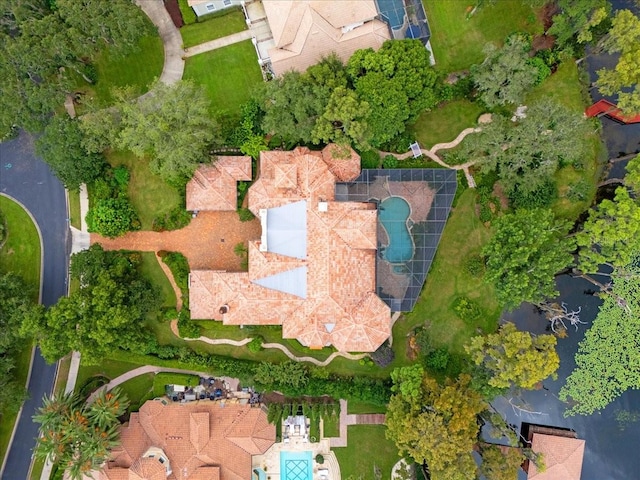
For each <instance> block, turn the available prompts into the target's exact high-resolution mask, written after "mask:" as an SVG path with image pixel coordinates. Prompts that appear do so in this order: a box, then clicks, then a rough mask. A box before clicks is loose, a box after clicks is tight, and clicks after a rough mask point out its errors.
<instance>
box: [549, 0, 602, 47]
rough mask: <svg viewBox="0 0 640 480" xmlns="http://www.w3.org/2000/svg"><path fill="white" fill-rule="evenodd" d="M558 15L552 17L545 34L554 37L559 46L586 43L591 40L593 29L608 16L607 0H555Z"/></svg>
mask: <svg viewBox="0 0 640 480" xmlns="http://www.w3.org/2000/svg"><path fill="white" fill-rule="evenodd" d="M557 3H558V7H560V13H558V14H557V15H554V17H553V25H552V26H551V28H549V31H548V32H547V33H548V34H549V35H554V36H555V37H556V39H557V41H558V43H559V44H560V45H567V44H568V43H570V42H572V41H577V42H578V43H587V42H590V41H591V40H592V39H593V29H594V28H596V27H597V26H598V25H600V23H602V21H603V20H605V19H606V18H607V16H608V15H609V11H610V10H611V5H610V4H609V2H608V1H607V0H557Z"/></svg>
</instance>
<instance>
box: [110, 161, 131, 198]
mask: <svg viewBox="0 0 640 480" xmlns="http://www.w3.org/2000/svg"><path fill="white" fill-rule="evenodd" d="M129 178H130V175H129V170H127V167H125V166H124V165H120V166H119V167H116V168H114V169H113V179H114V180H115V182H116V184H117V185H118V187H119V188H120V190H121V191H124V192H126V191H127V186H128V185H129Z"/></svg>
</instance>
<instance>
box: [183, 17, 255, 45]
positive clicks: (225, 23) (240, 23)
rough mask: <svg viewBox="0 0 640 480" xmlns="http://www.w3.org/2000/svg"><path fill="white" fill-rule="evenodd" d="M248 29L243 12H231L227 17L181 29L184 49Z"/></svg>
mask: <svg viewBox="0 0 640 480" xmlns="http://www.w3.org/2000/svg"><path fill="white" fill-rule="evenodd" d="M246 29H247V22H246V21H245V19H244V14H243V13H242V10H230V11H229V13H227V14H226V15H223V16H220V17H215V18H212V19H210V20H206V21H204V22H198V23H192V24H191V25H185V26H183V27H182V28H181V29H180V35H182V45H183V46H184V48H189V47H193V46H194V45H200V44H201V43H204V42H208V41H210V40H215V39H216V38H221V37H226V36H227V35H231V34H232V33H237V32H241V31H243V30H246Z"/></svg>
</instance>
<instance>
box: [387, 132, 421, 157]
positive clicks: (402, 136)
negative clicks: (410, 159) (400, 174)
mask: <svg viewBox="0 0 640 480" xmlns="http://www.w3.org/2000/svg"><path fill="white" fill-rule="evenodd" d="M414 141H415V138H414V136H413V135H412V134H411V133H410V132H406V131H405V132H403V133H399V134H398V135H396V136H395V137H393V138H392V139H391V140H389V141H388V142H387V143H385V144H383V145H382V146H381V147H380V149H381V150H384V151H387V152H394V153H404V152H406V151H408V150H409V145H411V144H412V143H413V142H414Z"/></svg>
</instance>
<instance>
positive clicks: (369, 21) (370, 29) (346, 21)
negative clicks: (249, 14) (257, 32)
mask: <svg viewBox="0 0 640 480" xmlns="http://www.w3.org/2000/svg"><path fill="white" fill-rule="evenodd" d="M263 5H264V9H265V13H266V15H267V18H268V20H269V26H270V27H271V32H272V34H273V38H274V42H275V45H276V46H275V48H272V49H270V50H269V52H268V53H269V57H270V59H271V64H272V67H273V70H274V72H275V73H276V74H281V73H283V72H285V71H287V70H291V69H293V70H299V71H304V70H306V69H307V68H308V67H309V66H311V65H313V64H314V63H317V62H318V61H319V60H320V59H321V58H322V57H323V56H326V55H328V54H329V53H331V52H335V53H336V54H337V55H338V56H339V57H340V58H341V59H342V60H343V61H346V60H348V59H349V57H350V56H351V55H353V53H354V52H355V51H356V50H359V49H362V48H374V49H377V48H379V47H380V46H381V45H382V43H383V42H384V41H385V40H388V39H389V38H390V34H389V28H388V27H387V25H386V24H385V23H384V22H381V21H379V20H375V17H376V16H377V15H378V11H377V9H376V5H375V2H374V0H294V1H292V0H264V1H263ZM358 23H363V25H360V26H358V27H356V28H353V29H351V30H348V31H344V32H343V30H342V28H343V27H347V26H348V25H355V24H358Z"/></svg>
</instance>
